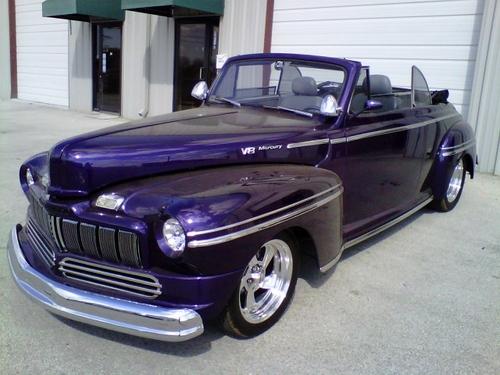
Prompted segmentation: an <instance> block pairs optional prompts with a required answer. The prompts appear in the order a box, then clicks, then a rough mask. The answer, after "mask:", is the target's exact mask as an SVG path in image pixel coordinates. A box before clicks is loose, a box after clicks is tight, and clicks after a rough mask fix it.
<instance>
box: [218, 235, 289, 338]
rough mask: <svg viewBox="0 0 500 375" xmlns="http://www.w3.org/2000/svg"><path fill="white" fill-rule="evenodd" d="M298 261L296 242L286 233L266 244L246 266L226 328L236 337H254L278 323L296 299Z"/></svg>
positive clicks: (226, 312)
mask: <svg viewBox="0 0 500 375" xmlns="http://www.w3.org/2000/svg"><path fill="white" fill-rule="evenodd" d="M298 259H299V254H298V247H297V245H296V242H295V241H294V239H293V238H292V237H291V236H289V235H287V234H281V235H279V236H277V237H276V238H274V239H272V240H270V241H268V242H266V243H265V244H263V245H262V247H261V248H260V249H259V250H258V251H257V253H256V254H255V255H254V256H253V258H252V259H251V260H250V262H249V263H248V265H247V266H246V268H245V271H244V272H243V275H242V277H241V280H240V284H239V286H238V289H237V290H236V291H235V293H234V295H233V297H232V298H231V301H230V302H229V305H228V306H227V308H226V310H225V312H224V314H223V326H224V329H225V330H226V331H227V332H228V333H230V334H233V335H235V336H239V337H252V336H257V335H259V334H261V333H262V332H264V331H266V330H267V329H269V328H270V327H271V326H272V325H273V324H274V323H276V322H277V321H278V320H279V318H280V317H281V315H283V313H284V312H285V310H286V307H287V305H288V304H289V303H290V300H291V298H292V296H293V292H294V290H295V285H296V283H297V274H298V266H299V260H298Z"/></svg>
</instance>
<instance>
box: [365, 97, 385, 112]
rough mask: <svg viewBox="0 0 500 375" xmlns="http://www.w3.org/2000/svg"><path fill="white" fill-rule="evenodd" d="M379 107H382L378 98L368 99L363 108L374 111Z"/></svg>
mask: <svg viewBox="0 0 500 375" xmlns="http://www.w3.org/2000/svg"><path fill="white" fill-rule="evenodd" d="M380 108H382V103H381V102H379V101H378V100H374V99H368V100H367V101H366V102H365V108H364V110H365V111H374V110H376V109H380Z"/></svg>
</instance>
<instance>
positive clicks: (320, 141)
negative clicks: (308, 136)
mask: <svg viewBox="0 0 500 375" xmlns="http://www.w3.org/2000/svg"><path fill="white" fill-rule="evenodd" d="M329 142H330V139H329V138H323V139H314V140H312V141H304V142H296V143H289V144H288V145H287V146H286V148H288V149H290V148H297V147H308V146H316V145H323V144H327V143H329Z"/></svg>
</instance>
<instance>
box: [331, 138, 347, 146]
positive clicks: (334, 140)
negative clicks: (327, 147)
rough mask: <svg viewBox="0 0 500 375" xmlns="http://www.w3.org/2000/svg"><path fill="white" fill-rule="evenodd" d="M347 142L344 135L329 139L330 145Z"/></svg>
mask: <svg viewBox="0 0 500 375" xmlns="http://www.w3.org/2000/svg"><path fill="white" fill-rule="evenodd" d="M346 142H347V138H346V137H342V138H332V139H330V143H331V144H332V145H336V144H338V143H346Z"/></svg>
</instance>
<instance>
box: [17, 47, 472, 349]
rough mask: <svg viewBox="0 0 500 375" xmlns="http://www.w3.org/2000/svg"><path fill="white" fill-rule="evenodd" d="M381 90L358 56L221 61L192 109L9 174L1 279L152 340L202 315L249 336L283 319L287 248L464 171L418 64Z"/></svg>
mask: <svg viewBox="0 0 500 375" xmlns="http://www.w3.org/2000/svg"><path fill="white" fill-rule="evenodd" d="M411 81H412V82H411V89H408V88H402V87H394V86H392V84H391V81H390V79H389V78H388V77H387V76H384V75H378V74H369V68H368V67H364V66H362V65H361V64H360V63H359V62H356V61H351V60H346V59H337V58H330V57H320V56H308V55H294V54H255V55H243V56H238V57H234V58H231V59H229V60H228V61H227V63H226V64H225V66H224V68H223V69H222V71H221V72H220V74H219V76H218V78H217V79H216V80H215V82H214V83H213V85H212V87H211V88H210V89H209V88H208V87H207V85H206V83H205V82H200V83H198V84H197V85H196V86H195V88H194V89H193V93H192V94H193V96H194V97H196V98H197V99H200V100H202V101H203V104H202V105H201V106H200V107H199V108H196V109H191V110H186V111H181V112H176V113H171V114H168V115H163V116H158V117H152V118H149V119H146V120H141V121H138V122H131V123H127V124H124V125H119V126H115V127H111V128H107V129H103V130H99V131H96V132H92V133H88V134H84V135H81V136H77V137H74V138H71V139H67V140H65V141H62V142H60V143H58V144H56V145H55V146H54V147H53V148H52V149H51V150H50V151H48V152H44V153H41V154H38V155H35V156H33V157H32V158H30V159H29V160H27V161H26V162H25V163H24V164H23V165H22V166H21V169H20V180H21V186H22V189H23V190H24V192H25V194H26V196H27V198H28V201H29V208H28V213H27V218H26V223H25V224H22V225H21V224H18V225H16V226H15V227H14V228H13V229H12V232H11V234H10V240H9V244H8V257H9V261H10V267H11V270H12V274H13V277H14V279H15V281H16V283H17V284H18V286H19V287H20V288H21V290H22V291H23V292H25V293H26V294H27V295H28V296H29V297H31V298H32V299H33V300H35V301H36V302H38V303H39V304H40V305H42V306H43V307H45V308H46V309H48V310H49V311H51V312H53V313H55V314H58V315H62V316H64V317H67V318H70V319H74V320H78V321H82V322H86V323H89V324H93V325H96V326H100V327H104V328H108V329H111V330H116V331H120V332H125V333H129V334H132V335H137V336H143V337H148V338H153V339H158V340H164V341H182V340H188V339H190V338H193V337H195V336H198V335H200V334H201V333H202V332H203V329H204V323H206V322H207V321H210V320H215V319H217V320H218V321H219V322H220V323H221V325H222V327H224V329H225V330H226V331H228V332H229V333H231V334H233V335H236V336H243V337H251V336H255V335H257V334H259V333H261V332H263V331H265V330H266V329H268V328H269V327H271V326H272V325H273V324H274V323H276V321H277V320H278V319H279V318H280V317H281V316H282V315H283V313H284V312H285V309H286V307H287V305H288V304H289V303H290V300H291V298H292V295H293V292H294V289H295V284H296V281H297V273H298V270H299V267H300V264H301V257H305V256H310V257H314V259H315V260H316V261H317V265H318V269H319V270H320V271H321V272H325V271H327V270H328V269H330V268H332V266H334V265H335V264H336V263H337V261H338V260H339V258H340V257H341V255H342V252H343V251H344V250H345V249H347V248H349V247H351V246H353V245H355V244H357V243H359V242H361V241H363V240H365V239H367V238H369V237H371V236H373V235H375V234H377V233H379V232H381V231H383V230H384V229H387V228H389V227H390V226H391V225H393V224H395V223H397V222H399V221H401V220H403V219H404V218H406V217H408V216H409V215H411V214H413V213H414V212H416V211H417V210H419V209H421V208H423V207H425V206H432V207H434V208H435V209H437V210H439V211H449V210H451V209H453V208H454V207H455V205H456V204H457V202H458V200H459V198H460V195H461V192H462V188H463V185H464V180H465V174H466V172H469V174H470V176H471V177H473V175H474V166H475V163H476V150H475V140H474V135H473V132H472V129H471V127H470V126H469V125H468V124H467V123H466V122H465V121H464V119H463V118H462V116H461V115H460V114H459V113H457V111H456V110H455V108H454V107H453V105H452V104H450V103H448V102H447V97H448V91H447V90H442V91H434V92H429V89H428V87H427V83H426V81H425V79H424V77H423V75H422V73H421V72H420V71H419V70H418V69H417V68H416V67H413V68H412V72H411Z"/></svg>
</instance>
